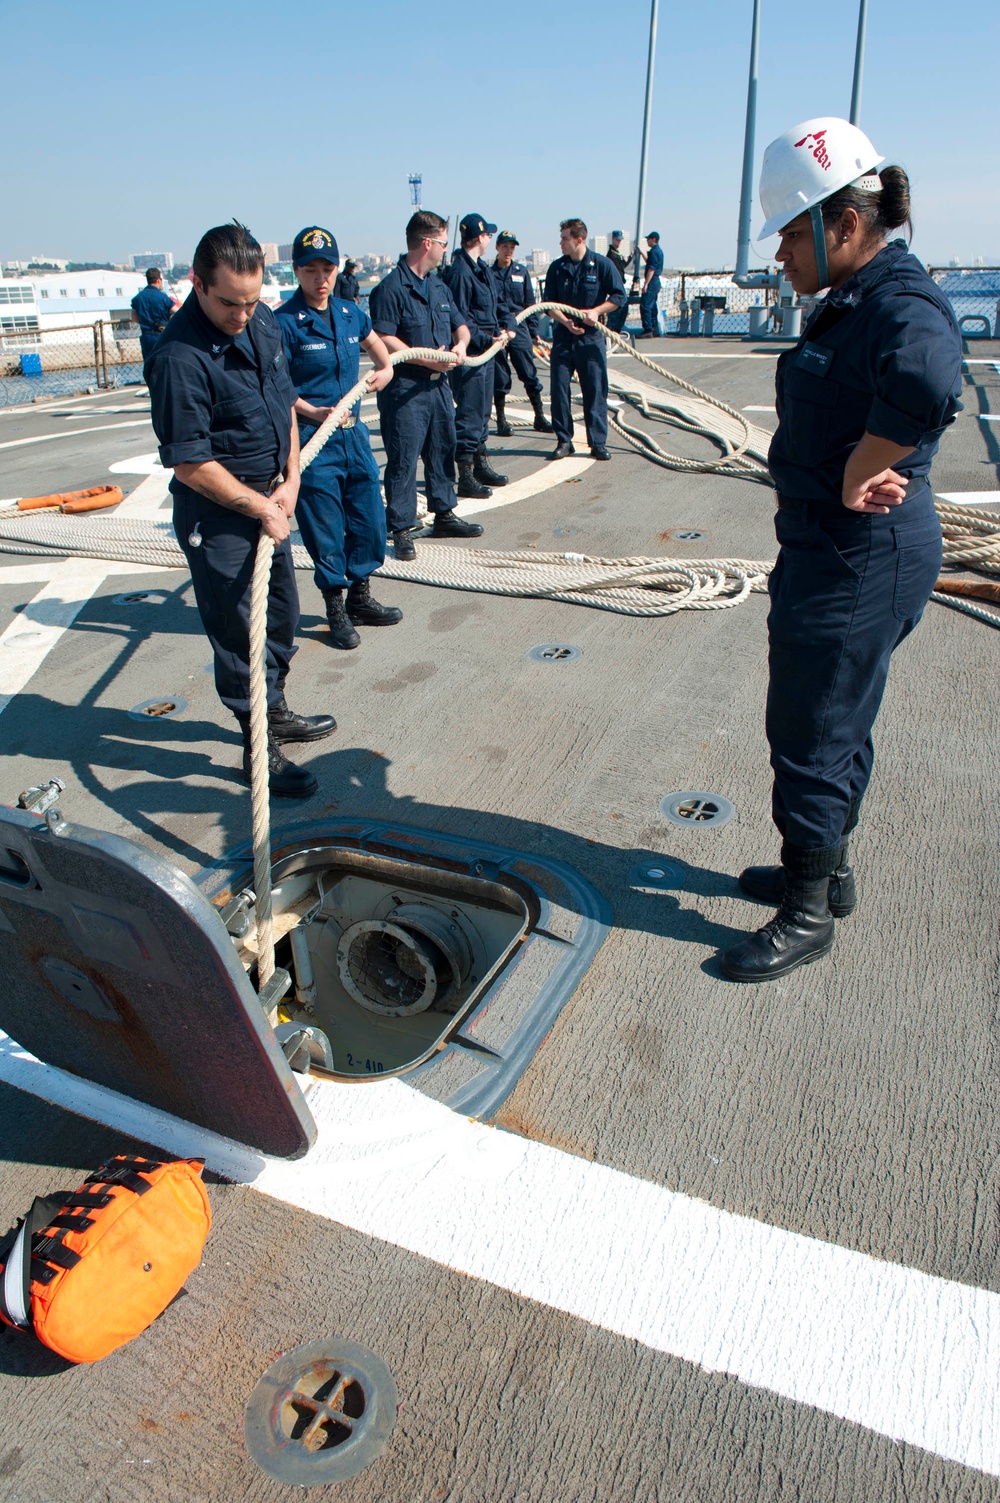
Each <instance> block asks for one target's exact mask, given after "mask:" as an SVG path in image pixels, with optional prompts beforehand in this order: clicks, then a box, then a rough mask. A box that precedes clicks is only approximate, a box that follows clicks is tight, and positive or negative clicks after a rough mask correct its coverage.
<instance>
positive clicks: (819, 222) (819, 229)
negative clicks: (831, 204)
mask: <svg viewBox="0 0 1000 1503" xmlns="http://www.w3.org/2000/svg"><path fill="white" fill-rule="evenodd" d="M809 222H810V224H811V225H812V228H813V245H814V246H815V247H816V273H817V275H818V277H819V290H820V291H822V289H823V288H824V287H829V285H830V268H829V266H828V265H827V260H826V231H825V230H824V228H823V205H822V204H813V206H812V208H811V209H810V210H809Z"/></svg>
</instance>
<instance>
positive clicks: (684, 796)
mask: <svg viewBox="0 0 1000 1503" xmlns="http://www.w3.org/2000/svg"><path fill="white" fill-rule="evenodd" d="M660 813H661V814H662V815H663V817H664V819H669V820H670V822H671V824H675V825H697V826H698V827H699V828H702V827H704V826H705V825H724V824H727V823H728V821H729V820H731V819H732V817H733V815H734V814H735V813H736V810H735V809H734V808H733V806H732V804H731V803H730V802H729V800H728V799H727V798H723V796H722V794H721V793H699V792H689V793H668V794H667V796H666V798H665V799H661V800H660Z"/></svg>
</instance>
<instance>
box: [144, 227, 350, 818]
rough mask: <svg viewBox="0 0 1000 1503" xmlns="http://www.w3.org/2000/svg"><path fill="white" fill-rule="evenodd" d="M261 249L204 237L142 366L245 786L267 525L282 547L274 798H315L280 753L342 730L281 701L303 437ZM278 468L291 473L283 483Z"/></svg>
mask: <svg viewBox="0 0 1000 1503" xmlns="http://www.w3.org/2000/svg"><path fill="white" fill-rule="evenodd" d="M263 280H264V253H263V251H262V250H261V248H260V246H259V245H258V243H257V241H256V240H255V239H254V238H253V236H252V235H251V234H250V232H249V230H248V229H247V228H246V227H245V225H242V224H238V223H233V224H222V225H218V226H217V227H216V228H215V229H212V230H209V231H208V232H207V233H206V234H205V235H203V236H202V238H201V240H200V241H199V242H198V247H197V249H196V250H195V253H194V260H193V262H192V264H191V281H192V283H193V284H194V290H193V291H192V292H191V293H189V294H188V297H187V299H186V301H185V302H184V304H183V306H182V307H181V308H180V310H179V311H178V313H177V314H176V316H175V317H174V318H172V319H171V320H170V322H169V324H168V325H167V327H166V329H165V330H164V332H163V334H162V335H161V336H160V338H159V339H158V340H157V342H156V348H155V349H154V350H153V353H152V355H150V357H149V359H148V360H147V361H146V366H145V371H144V375H145V379H146V384H147V386H148V387H149V398H150V407H151V410H152V423H153V429H154V431H155V433H156V437H157V439H158V440H159V445H160V462H161V463H162V465H163V467H164V468H165V469H172V470H173V472H174V478H173V479H172V480H171V482H170V489H171V491H172V492H173V497H174V518H173V520H174V532H175V533H176V536H177V541H178V543H179V544H180V546H181V548H182V550H183V552H184V556H185V558H186V559H187V561H188V566H189V568H190V570H191V582H192V584H193V585H194V598H195V601H196V602H197V605H198V614H199V615H200V616H201V620H202V625H203V626H204V628H205V631H206V632H207V633H208V638H209V641H210V642H211V644H212V651H213V653H214V655H215V687H216V689H217V691H218V694H219V698H220V699H221V700H222V703H223V704H224V705H225V706H226V707H227V708H228V709H230V710H231V711H232V712H233V714H234V715H235V716H236V719H237V722H238V723H239V726H240V729H241V731H242V733H243V746H244V753H243V773H244V776H245V777H246V779H247V781H249V778H250V585H251V580H252V578H253V567H254V558H255V557H256V553H257V543H258V539H259V538H260V533H261V528H263V529H264V531H265V532H266V533H268V535H269V536H270V537H272V538H273V539H274V542H275V549H274V557H273V561H272V564H271V578H270V584H269V587H268V596H267V640H266V651H267V723H268V766H269V770H270V787H271V792H272V793H273V794H277V795H280V796H282V797H285V798H308V797H309V796H310V794H313V793H315V792H316V790H317V788H318V786H319V785H318V783H317V782H316V779H315V778H314V777H313V775H312V773H311V772H309V771H308V770H307V769H306V768H304V767H296V766H295V765H294V764H293V763H292V762H289V761H288V759H287V758H286V757H285V755H284V753H283V752H282V750H281V744H282V743H284V742H287V741H318V740H319V739H320V738H321V737H323V736H329V735H330V734H331V732H332V731H334V730H336V727H337V722H336V721H335V720H334V718H333V716H332V715H296V714H295V712H294V711H293V710H290V709H289V708H288V706H287V704H286V703H285V679H286V678H287V676H288V668H289V664H290V663H291V660H292V657H293V655H294V653H295V650H296V649H295V628H296V625H297V624H298V619H299V596H298V590H297V589H296V585H295V568H294V565H293V563H292V550H291V544H290V543H289V535H290V532H291V528H290V526H289V518H290V517H291V515H292V513H293V512H294V510H295V502H296V498H297V497H298V491H299V437H298V429H297V427H296V424H295V416H294V414H293V412H292V404H293V403H294V401H295V392H294V390H293V389H292V383H291V381H290V380H289V379H288V369H287V366H286V363H285V353H284V350H283V349H282V346H281V335H280V333H279V331H278V324H277V320H276V319H275V317H274V314H273V313H272V312H271V310H270V308H268V306H267V305H266V303H262V302H261V301H260V289H261V284H262V283H263ZM282 472H283V476H282Z"/></svg>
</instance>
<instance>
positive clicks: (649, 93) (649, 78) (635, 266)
mask: <svg viewBox="0 0 1000 1503" xmlns="http://www.w3.org/2000/svg"><path fill="white" fill-rule="evenodd" d="M659 9H660V0H652V4H651V6H650V12H649V58H648V60H647V62H646V108H645V110H644V112H643V116H642V154H641V157H640V159H639V203H638V205H637V207H636V213H635V247H634V251H633V259H632V278H633V281H638V278H639V261H640V251H639V241H640V239H641V238H642V218H643V215H644V214H645V212H646V168H647V166H648V164H649V117H650V113H651V110H652V106H653V64H654V63H655V61H656V21H657V16H658V13H659Z"/></svg>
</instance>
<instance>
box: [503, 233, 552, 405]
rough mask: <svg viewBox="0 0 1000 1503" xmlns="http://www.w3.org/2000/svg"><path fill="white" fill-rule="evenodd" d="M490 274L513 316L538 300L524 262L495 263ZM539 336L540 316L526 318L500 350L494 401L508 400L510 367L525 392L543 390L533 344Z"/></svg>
mask: <svg viewBox="0 0 1000 1503" xmlns="http://www.w3.org/2000/svg"><path fill="white" fill-rule="evenodd" d="M490 270H491V271H492V273H493V276H494V278H495V280H496V283H497V286H498V287H499V289H500V292H501V295H502V297H503V300H504V302H505V303H506V305H507V308H508V310H509V311H510V313H511V314H513V315H515V321H516V315H517V314H518V313H522V312H523V311H524V309H525V308H530V307H531V305H532V304H533V303H536V302H537V301H538V299H537V298H536V297H535V287H534V283H533V282H532V280H531V272H530V271H529V270H528V268H527V267H526V266H525V264H524V262H523V261H512V262H511V263H510V265H509V266H506V267H504V266H500V265H499V264H498V263H497V262H496V261H494V263H493V265H492V266H491V268H490ZM537 333H538V314H537V313H536V314H534V315H533V316H532V317H531V318H526V319H525V320H524V323H523V324H517V333H516V334H515V335H514V338H513V339H512V340H511V342H510V344H509V345H508V346H507V348H506V349H505V350H501V351H500V353H499V355H496V356H495V357H494V360H493V395H494V396H495V397H503V396H506V394H507V392H509V391H510V388H511V384H512V382H511V374H510V368H511V366H513V367H514V369H515V370H516V371H517V374H518V376H519V377H520V379H521V385H522V386H523V387H524V389H525V391H537V392H540V391H541V389H542V383H541V381H539V379H538V372H537V370H536V369H535V356H534V352H533V349H532V340H533V339H534V338H535V336H536V334H537Z"/></svg>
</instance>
